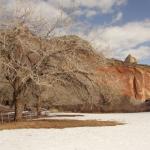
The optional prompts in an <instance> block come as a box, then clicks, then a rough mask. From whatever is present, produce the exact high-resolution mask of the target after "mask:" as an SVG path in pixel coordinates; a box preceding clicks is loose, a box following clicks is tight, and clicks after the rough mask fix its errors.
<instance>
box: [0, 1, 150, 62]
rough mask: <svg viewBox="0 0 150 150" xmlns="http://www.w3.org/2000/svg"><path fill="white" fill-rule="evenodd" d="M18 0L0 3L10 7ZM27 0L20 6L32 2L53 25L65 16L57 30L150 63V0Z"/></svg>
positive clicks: (110, 52) (99, 48)
mask: <svg viewBox="0 0 150 150" xmlns="http://www.w3.org/2000/svg"><path fill="white" fill-rule="evenodd" d="M16 1H17V0H0V3H1V6H4V5H5V8H8V10H9V11H10V10H12V8H13V6H14V7H15V4H16ZM18 1H19V0H18ZM26 1H27V0H24V1H21V4H20V7H21V10H22V9H23V8H25V7H29V6H32V8H33V9H34V13H32V15H33V16H34V17H35V16H38V15H40V16H42V17H43V18H45V19H46V20H47V21H49V23H50V24H52V25H53V24H55V22H56V20H58V18H59V17H60V16H61V17H62V18H65V19H64V20H65V25H66V26H65V28H63V29H62V28H58V29H57V33H59V34H61V35H63V34H76V35H78V36H80V37H82V38H85V39H86V40H88V41H89V42H91V44H92V46H93V47H94V48H95V50H96V51H97V52H103V53H104V54H105V56H106V57H109V58H117V59H121V60H124V59H125V57H126V56H127V55H128V54H131V55H133V56H134V57H136V58H137V59H138V61H139V63H142V64H150V9H149V7H150V0H30V5H29V4H28V5H26V6H25V2H26ZM23 2H24V3H23ZM7 12H8V11H7ZM10 14H11V13H10ZM72 18H73V20H74V21H73V22H72Z"/></svg>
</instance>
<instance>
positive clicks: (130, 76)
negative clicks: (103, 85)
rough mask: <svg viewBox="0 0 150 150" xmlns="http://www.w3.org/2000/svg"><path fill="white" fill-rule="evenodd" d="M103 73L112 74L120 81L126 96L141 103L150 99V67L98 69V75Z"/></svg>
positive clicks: (121, 66) (124, 66) (119, 66)
mask: <svg viewBox="0 0 150 150" xmlns="http://www.w3.org/2000/svg"><path fill="white" fill-rule="evenodd" d="M102 71H105V72H107V73H110V74H112V75H113V76H114V77H115V78H116V80H119V83H120V84H121V86H122V89H123V93H124V95H125V96H129V97H132V98H135V99H137V100H141V101H145V100H146V99H148V98H150V67H148V66H141V65H136V66H132V65H131V66H126V65H118V66H117V65H116V66H115V65H114V66H109V67H100V68H98V69H97V72H98V73H100V72H102Z"/></svg>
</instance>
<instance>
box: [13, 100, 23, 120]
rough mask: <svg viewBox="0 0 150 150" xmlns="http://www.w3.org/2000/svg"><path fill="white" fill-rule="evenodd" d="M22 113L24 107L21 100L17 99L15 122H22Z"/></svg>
mask: <svg viewBox="0 0 150 150" xmlns="http://www.w3.org/2000/svg"><path fill="white" fill-rule="evenodd" d="M22 111H23V106H22V103H21V100H20V99H18V98H16V99H15V121H21V120H22Z"/></svg>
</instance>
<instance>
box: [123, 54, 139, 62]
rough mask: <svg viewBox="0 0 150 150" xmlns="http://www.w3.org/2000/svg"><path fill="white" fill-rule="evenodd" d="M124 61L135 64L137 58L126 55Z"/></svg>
mask: <svg viewBox="0 0 150 150" xmlns="http://www.w3.org/2000/svg"><path fill="white" fill-rule="evenodd" d="M124 62H125V63H130V64H137V59H136V58H135V57H133V56H132V55H130V54H129V55H128V56H127V57H126V59H125V61H124Z"/></svg>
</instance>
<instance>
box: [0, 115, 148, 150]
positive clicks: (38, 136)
mask: <svg viewBox="0 0 150 150" xmlns="http://www.w3.org/2000/svg"><path fill="white" fill-rule="evenodd" d="M55 115H61V114H50V116H55ZM63 115H65V114H63ZM83 115H84V116H78V117H69V118H68V117H50V119H54V118H55V119H57V118H58V119H59V118H60V119H66V118H68V119H73V118H74V119H79V120H80V119H81V120H88V119H90V120H91V119H97V120H117V121H121V122H125V123H127V124H125V125H123V126H114V127H83V128H81V127H80V128H68V129H21V130H5V131H0V150H100V149H101V150H149V149H150V113H132V114H83Z"/></svg>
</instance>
